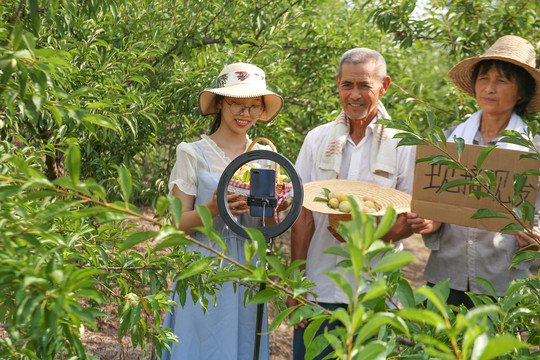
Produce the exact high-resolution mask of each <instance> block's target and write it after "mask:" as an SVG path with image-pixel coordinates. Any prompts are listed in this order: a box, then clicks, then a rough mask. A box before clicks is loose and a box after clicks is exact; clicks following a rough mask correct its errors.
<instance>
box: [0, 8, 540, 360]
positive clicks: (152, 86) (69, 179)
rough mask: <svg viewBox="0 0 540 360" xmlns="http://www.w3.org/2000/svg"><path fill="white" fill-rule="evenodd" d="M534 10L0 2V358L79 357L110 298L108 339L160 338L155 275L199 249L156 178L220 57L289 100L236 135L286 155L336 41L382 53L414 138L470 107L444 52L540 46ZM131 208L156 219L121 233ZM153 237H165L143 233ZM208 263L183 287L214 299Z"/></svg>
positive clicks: (324, 80)
mask: <svg viewBox="0 0 540 360" xmlns="http://www.w3.org/2000/svg"><path fill="white" fill-rule="evenodd" d="M539 13H540V4H539V3H538V1H536V0H517V1H512V2H507V1H502V0H501V1H478V0H447V1H443V0H441V1H431V2H425V1H424V2H420V1H419V2H416V1H413V0H402V1H398V0H378V1H351V0H332V1H328V0H312V1H307V0H306V1H302V0H297V1H279V0H265V1H260V2H253V1H245V0H238V1H236V0H235V1H233V0H214V1H204V0H200V1H197V0H178V1H175V0H169V1H165V0H163V1H150V0H123V1H122V0H88V1H83V0H79V1H77V0H50V1H44V0H42V1H38V0H17V1H16V0H4V1H2V2H1V3H0V21H1V26H0V70H1V76H0V97H1V100H0V101H1V104H2V106H0V145H1V146H0V156H1V158H0V180H1V181H2V182H1V183H0V200H1V203H0V211H1V217H0V235H1V240H2V243H1V245H0V253H1V256H0V257H1V262H0V264H1V265H2V266H0V276H1V279H2V281H0V283H1V284H3V285H2V287H0V303H1V304H2V305H1V306H0V319H1V321H2V322H3V323H4V325H5V328H6V329H9V330H10V332H9V334H10V337H9V338H8V339H7V340H6V339H3V341H2V342H1V344H0V345H1V346H0V349H1V351H3V353H2V354H10V355H9V356H12V357H22V358H24V357H25V356H26V357H29V358H49V357H51V356H54V355H53V354H56V353H62V351H66V353H67V354H68V355H73V354H78V356H82V355H81V354H84V352H85V351H84V348H83V346H82V344H80V343H79V342H78V341H77V339H78V330H77V329H79V328H80V326H81V324H82V325H83V326H87V327H89V328H91V327H92V323H93V322H94V320H95V318H99V313H98V310H96V309H97V308H98V307H99V305H102V304H104V303H107V302H109V303H113V304H116V305H117V307H118V316H119V318H120V319H121V330H120V334H119V338H122V337H123V336H124V335H125V334H126V333H129V334H130V336H131V339H132V345H133V346H143V345H144V344H145V341H152V342H153V343H154V344H156V346H160V345H159V340H157V339H158V338H159V337H160V336H166V335H165V334H163V333H162V332H160V330H159V328H160V326H159V325H160V324H159V320H155V319H151V318H152V316H150V317H149V318H146V317H145V316H146V315H148V314H150V315H152V314H154V315H155V314H159V313H160V312H162V311H163V310H164V308H165V307H166V306H167V296H166V293H165V292H164V290H165V289H167V286H168V284H167V281H170V280H171V279H173V278H174V277H175V276H176V275H175V274H177V273H182V272H184V271H187V269H189V267H190V265H191V264H194V265H193V267H192V268H191V270H193V269H195V268H198V267H200V264H201V263H200V261H203V260H202V259H198V258H197V256H196V255H194V254H189V253H185V252H183V251H182V247H181V245H182V244H184V245H185V242H184V241H185V240H182V236H181V235H180V234H177V233H176V232H175V231H174V230H172V229H170V227H167V225H168V224H169V223H170V215H168V214H171V213H172V214H173V215H172V216H174V214H175V209H176V212H177V210H178V204H175V203H174V200H171V199H170V198H166V197H164V195H166V193H167V179H168V176H169V173H170V170H171V168H172V165H173V164H174V158H175V148H176V145H177V144H179V143H180V142H182V141H193V140H195V139H197V138H198V136H200V134H201V133H202V132H204V131H207V129H208V125H209V119H208V118H206V117H202V116H200V113H199V111H198V108H197V96H198V94H199V93H200V91H202V90H203V89H205V88H208V87H211V86H213V80H214V78H215V76H216V75H217V74H218V73H219V72H220V71H221V69H222V68H223V66H224V65H225V64H227V63H231V62H236V61H244V62H251V63H254V64H256V65H258V66H260V67H261V68H263V69H264V70H265V72H266V75H267V83H268V86H269V88H270V89H271V90H273V91H275V92H277V93H279V94H281V95H282V96H283V97H284V99H285V106H284V109H283V111H282V112H281V113H280V115H279V116H278V117H277V118H276V119H275V120H274V121H273V122H272V123H271V124H270V125H263V124H261V125H257V126H256V127H255V128H254V129H253V130H252V133H251V134H250V136H251V137H252V138H255V137H258V136H264V137H267V138H269V139H271V140H272V141H273V142H274V143H275V144H276V147H277V149H278V151H279V152H280V153H282V154H283V155H285V156H286V157H288V158H289V159H290V160H291V161H294V160H295V159H296V155H297V154H298V151H299V149H300V146H301V144H302V139H303V138H304V136H305V135H306V133H307V132H308V131H309V130H310V129H312V128H313V127H315V126H317V125H319V124H322V123H324V122H327V121H330V120H333V119H334V118H335V117H336V116H337V114H338V111H339V98H338V96H337V91H336V86H335V76H336V72H337V65H338V62H339V58H340V56H341V54H342V53H343V52H344V51H346V50H348V49H350V48H353V47H369V48H374V49H377V50H378V51H379V52H381V53H382V54H383V55H384V56H385V58H386V60H387V64H388V73H389V75H390V76H391V77H392V82H393V84H392V86H391V87H390V90H389V92H388V93H387V94H386V96H385V97H384V98H383V102H384V103H385V105H386V107H387V109H388V111H389V113H390V114H391V115H392V117H393V119H394V120H396V121H401V122H405V123H408V124H409V125H410V126H411V127H412V128H413V129H414V130H415V131H417V132H419V133H422V132H424V131H426V130H427V128H428V119H434V122H435V123H436V124H437V125H438V126H440V127H442V128H445V127H447V126H449V125H452V124H455V123H458V122H460V121H462V120H463V119H464V118H465V117H466V116H467V114H470V113H471V112H472V111H474V110H475V102H474V99H472V98H470V97H469V96H467V95H464V94H462V93H461V92H459V91H458V90H457V89H456V88H455V87H454V86H453V85H452V84H451V83H450V82H449V80H448V79H447V78H446V77H445V75H446V73H447V72H448V70H449V69H450V68H451V67H452V66H453V65H454V64H456V63H457V62H458V61H460V60H461V59H463V58H467V57H470V56H475V55H479V54H481V53H483V52H484V51H485V50H486V49H487V48H488V47H489V46H490V45H491V44H492V43H493V42H494V41H495V40H496V39H497V38H498V37H500V36H502V35H506V34H515V35H520V36H522V37H524V38H526V39H528V40H529V41H531V42H532V43H533V44H534V45H535V47H536V48H537V51H538V41H539V40H540V35H539V33H538V29H539V28H540V26H539V25H540V18H539V15H538V14H539ZM526 120H528V121H532V122H538V120H539V117H538V115H529V116H528V117H527V119H526ZM90 203H92V204H94V205H95V204H97V205H98V206H97V207H89V206H88V204H90ZM142 206H147V207H149V208H150V209H151V215H149V214H147V213H145V214H143V213H142V212H140V211H138V210H137V209H136V207H142ZM98 207H100V208H102V209H105V210H99V209H98ZM168 211H169V212H168ZM130 217H135V218H136V219H139V220H140V221H142V220H144V221H147V222H148V223H150V224H153V225H155V226H158V228H159V229H160V230H151V231H145V232H142V233H141V232H140V231H131V229H132V228H133V226H134V225H126V224H125V223H123V222H122V221H123V220H124V219H126V218H130ZM149 239H152V240H151V241H150V240H149ZM158 240H159V241H168V243H167V244H169V245H170V246H172V245H176V247H174V248H173V250H171V251H166V252H163V249H165V248H166V246H163V247H162V248H161V249H159V248H158V249H157V250H156V249H155V248H153V246H150V245H149V244H152V245H153V244H158V243H159V241H158ZM126 243H129V244H131V245H137V246H138V248H137V251H135V250H132V249H131V248H130V246H126V245H125V244H126ZM160 250H161V251H160ZM283 261H284V262H286V260H285V259H284V260H283ZM186 273H189V272H186ZM216 273H219V271H218V270H217V269H215V268H211V269H209V270H208V271H207V272H204V273H202V274H195V273H193V274H194V275H193V276H191V277H189V276H186V278H185V279H181V283H182V284H183V286H185V288H186V289H187V286H191V287H193V288H194V289H196V290H195V291H194V293H192V294H191V295H192V296H193V297H194V298H197V297H200V296H202V295H201V294H210V295H211V294H212V293H213V291H215V290H216V287H215V286H218V285H219V281H216V282H215V283H212V282H211V281H210V282H206V281H202V280H201V279H212V278H213V277H215V276H217V275H216ZM293 280H295V281H296V280H298V279H293ZM299 284H300V282H293V281H292V280H291V281H290V282H289V283H288V285H289V286H290V287H293V288H295V287H296V288H297V287H298V286H300V285H299ZM53 290H54V291H53ZM52 294H54V296H53V295H52ZM75 294H78V295H75ZM130 294H135V296H137V298H134V297H133V296H132V295H130ZM188 295H189V294H187V295H186V297H189V296H188ZM81 298H84V299H85V300H84V301H81V300H80V299H81ZM58 299H62V301H63V302H62V301H59V300H58ZM143 299H144V300H143ZM81 303H82V304H83V305H84V306H83V305H81ZM58 304H62V306H60V305H58ZM17 309H18V311H17ZM23 310H24V311H23ZM278 310H279V306H278ZM141 313H142V314H143V315H145V316H142V317H141ZM157 318H159V316H157ZM40 319H41V320H40ZM43 319H45V320H46V321H45V320H43ZM64 319H70V320H69V321H64ZM81 319H83V320H81ZM154 320H155V321H157V323H156V322H154ZM152 326H154V327H152ZM55 339H56V340H55ZM66 344H68V345H67V348H68V350H62V349H64V348H65V347H66ZM68 355H66V357H67V356H68ZM6 356H8V355H6Z"/></svg>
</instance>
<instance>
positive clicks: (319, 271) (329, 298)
mask: <svg viewBox="0 0 540 360" xmlns="http://www.w3.org/2000/svg"><path fill="white" fill-rule="evenodd" d="M336 79H337V89H338V93H339V97H340V100H341V106H342V111H341V112H340V114H339V115H338V117H337V119H336V120H334V121H332V122H329V123H326V124H323V125H320V126H318V127H316V128H315V129H313V130H311V131H310V132H309V133H308V134H307V136H306V138H305V141H304V143H303V145H302V148H301V150H300V153H299V155H298V159H297V161H296V168H297V170H298V173H299V174H300V176H301V177H302V180H303V181H304V182H305V183H306V182H310V181H315V180H326V179H351V180H362V181H368V182H372V183H375V184H379V185H383V186H386V187H390V188H394V189H398V190H401V191H404V192H407V193H409V194H410V193H411V192H412V181H413V170H414V147H407V146H406V147H399V148H398V147H396V145H397V143H398V140H397V139H393V136H394V134H395V131H394V130H392V129H388V128H386V127H384V126H382V125H381V124H375V123H376V121H377V120H379V119H389V118H390V117H389V115H388V113H387V112H386V109H385V108H384V106H383V104H382V103H381V102H380V101H379V98H380V97H381V96H383V95H384V94H385V93H386V91H387V90H388V87H389V86H390V81H391V80H390V77H389V76H388V75H387V74H386V62H385V60H384V58H383V57H382V55H381V54H379V53H378V52H377V51H375V50H371V49H366V48H358V49H352V50H349V51H347V52H346V53H345V54H343V56H342V57H341V61H340V64H339V71H338V74H337V77H336ZM330 230H331V229H330V228H329V224H328V216H326V215H324V214H319V213H313V212H311V211H309V210H307V209H306V208H303V209H302V212H301V214H300V217H299V218H298V220H297V222H296V223H295V225H294V226H293V227H292V233H291V259H292V260H293V261H294V260H297V259H305V260H307V263H306V276H307V278H308V279H309V280H311V281H313V282H315V284H316V286H315V288H314V292H315V293H316V294H317V295H318V297H317V301H318V303H319V304H320V305H322V306H323V307H325V308H327V309H329V310H335V309H337V308H339V307H346V306H347V302H348V300H347V297H346V296H345V294H343V293H342V291H341V290H340V289H339V287H337V286H336V285H335V284H334V283H333V282H332V280H330V278H329V277H328V276H326V275H325V274H324V272H326V271H331V272H335V271H338V268H336V265H337V264H338V263H339V262H340V261H341V260H342V258H340V257H339V256H336V255H332V254H326V253H324V250H325V249H327V248H328V247H330V246H336V245H338V244H339V241H338V240H337V238H336V237H335V236H334V235H333V234H332V233H331V232H330ZM409 235H411V230H410V227H409V225H408V224H407V222H406V219H405V216H401V215H400V216H399V217H398V220H397V222H396V224H395V225H394V226H393V227H392V228H391V230H390V231H389V232H388V233H387V234H386V235H385V236H384V239H383V240H385V241H397V240H400V239H403V238H405V237H408V236H409ZM349 280H350V282H351V284H353V282H354V280H353V277H352V276H350V277H349ZM312 300H313V298H312ZM287 304H288V306H294V305H297V304H298V301H297V300H295V299H292V298H289V299H288V300H287ZM306 323H307V322H302V323H300V324H297V325H295V331H294V344H293V353H294V359H304V357H305V347H304V343H303V332H304V328H305V326H306ZM331 325H333V324H331ZM325 326H327V328H328V329H330V327H329V326H328V324H326V325H325ZM320 331H324V330H323V329H322V328H321V330H320ZM330 351H331V348H328V349H326V350H325V351H324V352H323V353H322V354H320V355H319V357H317V359H322V358H323V357H324V356H325V355H327V354H328V353H330Z"/></svg>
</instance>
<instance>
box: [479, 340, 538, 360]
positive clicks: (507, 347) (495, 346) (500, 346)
mask: <svg viewBox="0 0 540 360" xmlns="http://www.w3.org/2000/svg"><path fill="white" fill-rule="evenodd" d="M475 346H476V344H475ZM529 347H530V345H528V344H526V343H524V342H522V341H520V340H518V339H517V338H516V337H514V336H512V335H510V334H503V335H499V336H496V337H494V338H492V339H489V341H488V343H487V344H486V346H485V347H484V349H483V351H482V352H481V353H480V355H479V356H478V358H477V359H478V360H490V359H495V358H497V357H498V356H500V355H504V354H507V353H508V352H510V351H514V350H515V349H523V348H529Z"/></svg>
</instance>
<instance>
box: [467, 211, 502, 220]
mask: <svg viewBox="0 0 540 360" xmlns="http://www.w3.org/2000/svg"><path fill="white" fill-rule="evenodd" d="M486 218H503V219H508V216H506V215H503V214H501V213H500V212H498V211H496V210H492V209H478V210H476V212H475V213H474V214H473V215H472V216H471V219H486Z"/></svg>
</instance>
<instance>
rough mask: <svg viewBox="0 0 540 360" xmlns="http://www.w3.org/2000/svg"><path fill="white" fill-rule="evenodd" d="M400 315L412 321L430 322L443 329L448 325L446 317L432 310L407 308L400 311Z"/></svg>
mask: <svg viewBox="0 0 540 360" xmlns="http://www.w3.org/2000/svg"><path fill="white" fill-rule="evenodd" d="M398 315H399V316H400V317H402V318H404V319H407V320H410V321H415V322H418V323H420V324H428V325H430V326H433V327H434V328H436V329H442V328H444V327H446V322H445V320H444V318H443V317H442V316H441V315H439V314H437V313H436V312H434V311H431V310H421V309H416V308H407V309H403V310H400V311H398Z"/></svg>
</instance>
